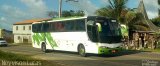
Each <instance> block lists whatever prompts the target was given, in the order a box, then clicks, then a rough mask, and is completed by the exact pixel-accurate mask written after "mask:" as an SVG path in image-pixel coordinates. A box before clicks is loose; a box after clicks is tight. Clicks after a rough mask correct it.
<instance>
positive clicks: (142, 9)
mask: <svg viewBox="0 0 160 66" xmlns="http://www.w3.org/2000/svg"><path fill="white" fill-rule="evenodd" d="M137 12H138V13H141V14H142V15H143V17H144V22H145V23H146V24H147V25H148V26H149V28H150V31H151V32H153V31H154V32H159V30H160V27H157V26H156V25H154V24H153V23H152V22H151V21H150V20H149V18H148V15H147V12H146V9H145V5H144V3H143V0H141V1H140V4H139V6H138V9H137Z"/></svg>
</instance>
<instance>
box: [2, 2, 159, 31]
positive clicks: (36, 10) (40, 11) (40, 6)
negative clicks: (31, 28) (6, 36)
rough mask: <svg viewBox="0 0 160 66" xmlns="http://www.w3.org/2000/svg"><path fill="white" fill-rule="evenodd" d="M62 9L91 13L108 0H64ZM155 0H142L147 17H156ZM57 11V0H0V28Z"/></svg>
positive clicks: (130, 6)
mask: <svg viewBox="0 0 160 66" xmlns="http://www.w3.org/2000/svg"><path fill="white" fill-rule="evenodd" d="M65 1H66V0H63V8H62V9H63V10H84V11H85V13H86V14H87V15H93V14H94V12H95V10H96V9H98V8H101V7H104V6H106V5H107V4H108V0H79V2H65ZM139 1H140V0H129V1H128V3H127V7H128V8H137V7H138V4H139ZM156 1H157V0H144V3H145V6H146V9H147V13H148V16H149V18H154V17H156V16H157V15H158V14H157V10H158V7H159V6H158V5H157V3H156ZM53 10H54V11H58V0H0V28H5V29H8V30H12V24H14V23H15V22H21V21H23V20H27V19H35V18H48V16H47V15H46V13H47V11H53Z"/></svg>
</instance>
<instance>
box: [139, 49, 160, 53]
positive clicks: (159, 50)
mask: <svg viewBox="0 0 160 66" xmlns="http://www.w3.org/2000/svg"><path fill="white" fill-rule="evenodd" d="M142 51H149V52H159V53H160V48H157V49H144V50H142Z"/></svg>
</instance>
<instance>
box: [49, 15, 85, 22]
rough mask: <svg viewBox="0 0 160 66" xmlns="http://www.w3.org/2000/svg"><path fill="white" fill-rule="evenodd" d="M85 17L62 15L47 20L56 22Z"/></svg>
mask: <svg viewBox="0 0 160 66" xmlns="http://www.w3.org/2000/svg"><path fill="white" fill-rule="evenodd" d="M84 18H87V17H78V16H75V17H62V18H53V19H52V20H50V21H48V22H57V21H65V20H76V19H84Z"/></svg>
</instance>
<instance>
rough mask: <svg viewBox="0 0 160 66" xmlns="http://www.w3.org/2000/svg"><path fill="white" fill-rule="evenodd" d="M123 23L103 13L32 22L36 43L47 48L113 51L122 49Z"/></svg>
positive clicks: (85, 51) (36, 45) (107, 52)
mask: <svg viewBox="0 0 160 66" xmlns="http://www.w3.org/2000/svg"><path fill="white" fill-rule="evenodd" d="M121 39H122V35H121V30H120V25H119V23H118V22H117V21H116V20H114V19H110V18H106V17H100V16H88V17H75V18H61V19H60V18H57V19H53V20H51V21H46V22H39V23H37V22H36V23H33V24H32V45H33V47H35V48H41V50H42V51H43V52H46V51H47V50H51V49H52V50H60V51H71V52H78V53H79V54H80V55H81V56H86V54H88V53H93V54H110V53H116V52H119V51H120V49H121V45H122V44H123V43H122V42H121Z"/></svg>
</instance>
